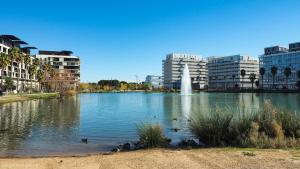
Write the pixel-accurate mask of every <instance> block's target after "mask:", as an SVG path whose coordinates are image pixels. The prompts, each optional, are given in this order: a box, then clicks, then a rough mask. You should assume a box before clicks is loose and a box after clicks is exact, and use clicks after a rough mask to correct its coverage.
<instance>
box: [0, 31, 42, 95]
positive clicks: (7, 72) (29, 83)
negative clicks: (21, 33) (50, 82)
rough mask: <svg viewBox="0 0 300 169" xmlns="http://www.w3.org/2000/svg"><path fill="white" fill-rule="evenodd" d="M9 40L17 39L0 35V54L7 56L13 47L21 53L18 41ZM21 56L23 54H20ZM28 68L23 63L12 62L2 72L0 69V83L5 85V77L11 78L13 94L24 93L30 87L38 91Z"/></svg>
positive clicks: (37, 86) (37, 85) (36, 83)
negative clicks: (0, 81)
mask: <svg viewBox="0 0 300 169" xmlns="http://www.w3.org/2000/svg"><path fill="white" fill-rule="evenodd" d="M10 38H16V39H18V38H17V37H15V36H13V35H0V53H6V54H8V51H9V49H10V48H11V47H13V46H14V47H17V48H20V50H21V51H22V48H21V47H20V44H18V42H19V41H20V40H14V41H13V40H11V39H10ZM22 54H25V53H24V52H22ZM31 59H32V60H33V59H34V57H31ZM28 67H29V66H26V65H25V64H24V62H21V63H17V62H16V61H13V63H10V64H9V65H8V66H7V67H6V68H5V69H4V70H2V69H0V79H1V80H2V83H3V84H4V83H5V77H11V78H12V79H13V82H14V89H13V90H14V92H16V91H19V92H24V91H27V90H29V88H31V87H33V88H36V89H38V88H39V84H38V82H37V80H36V76H35V75H34V76H33V77H32V79H30V77H29V73H28ZM17 87H18V89H17Z"/></svg>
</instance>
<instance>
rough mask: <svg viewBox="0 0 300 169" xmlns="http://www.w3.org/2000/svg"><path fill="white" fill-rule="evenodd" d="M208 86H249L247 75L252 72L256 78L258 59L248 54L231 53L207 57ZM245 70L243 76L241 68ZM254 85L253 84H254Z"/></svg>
mask: <svg viewBox="0 0 300 169" xmlns="http://www.w3.org/2000/svg"><path fill="white" fill-rule="evenodd" d="M207 67H208V78H209V79H208V86H209V88H214V89H218V88H221V89H224V88H236V87H242V86H243V87H244V88H249V87H251V85H252V84H251V82H250V80H249V75H250V74H251V73H254V74H255V75H256V78H257V79H258V78H259V77H258V74H259V73H258V72H259V63H258V60H256V59H252V58H251V57H250V56H244V55H233V56H224V57H209V58H208V64H207ZM242 69H244V70H245V71H246V75H245V77H244V78H242V76H241V70H242ZM254 86H255V85H254Z"/></svg>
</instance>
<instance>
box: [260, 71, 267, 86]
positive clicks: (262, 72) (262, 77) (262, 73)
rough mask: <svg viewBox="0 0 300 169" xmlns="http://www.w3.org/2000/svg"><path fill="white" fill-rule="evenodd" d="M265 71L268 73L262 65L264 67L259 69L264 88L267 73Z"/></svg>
mask: <svg viewBox="0 0 300 169" xmlns="http://www.w3.org/2000/svg"><path fill="white" fill-rule="evenodd" d="M265 73H266V69H265V68H263V67H262V68H260V69H259V74H260V76H261V87H262V89H264V75H265Z"/></svg>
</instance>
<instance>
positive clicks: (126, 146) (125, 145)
mask: <svg viewBox="0 0 300 169" xmlns="http://www.w3.org/2000/svg"><path fill="white" fill-rule="evenodd" d="M130 148H131V146H130V143H125V144H123V145H122V151H129V150H130Z"/></svg>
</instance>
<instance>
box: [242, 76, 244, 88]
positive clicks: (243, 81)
mask: <svg viewBox="0 0 300 169" xmlns="http://www.w3.org/2000/svg"><path fill="white" fill-rule="evenodd" d="M243 88H244V77H242V89H243Z"/></svg>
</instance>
